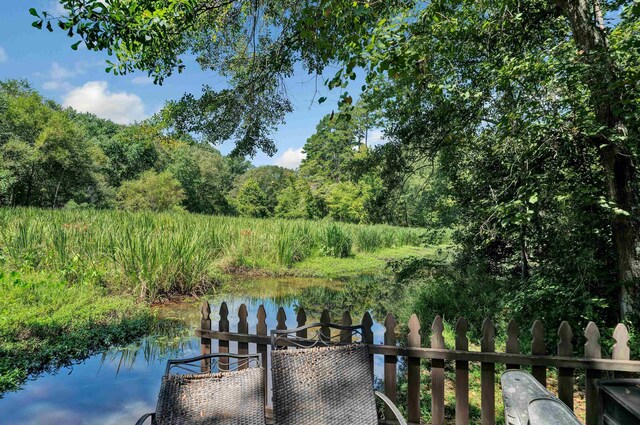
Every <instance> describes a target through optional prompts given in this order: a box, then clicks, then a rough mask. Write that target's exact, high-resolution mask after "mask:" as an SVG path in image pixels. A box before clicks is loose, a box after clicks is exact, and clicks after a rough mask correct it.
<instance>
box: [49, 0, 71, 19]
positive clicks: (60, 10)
mask: <svg viewBox="0 0 640 425" xmlns="http://www.w3.org/2000/svg"><path fill="white" fill-rule="evenodd" d="M47 12H49V13H53V14H54V15H55V16H67V15H68V13H69V12H68V11H67V9H65V8H64V6H63V5H62V4H61V3H60V2H59V1H58V0H52V1H51V4H50V5H49V8H48V9H47Z"/></svg>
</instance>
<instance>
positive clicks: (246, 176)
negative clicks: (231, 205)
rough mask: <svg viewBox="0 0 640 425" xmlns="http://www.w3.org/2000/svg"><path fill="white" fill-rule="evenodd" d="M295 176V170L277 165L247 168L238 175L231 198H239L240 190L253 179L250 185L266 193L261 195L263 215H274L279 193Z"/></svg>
mask: <svg viewBox="0 0 640 425" xmlns="http://www.w3.org/2000/svg"><path fill="white" fill-rule="evenodd" d="M293 177H294V172H293V171H291V170H288V169H286V168H283V167H278V166H276V165H265V166H261V167H255V168H251V169H249V170H247V171H246V172H245V173H243V174H241V175H239V176H238V177H236V179H235V181H234V188H233V189H232V190H231V191H230V194H229V196H230V197H231V198H236V199H237V198H238V197H239V196H240V192H241V191H242V190H243V188H245V187H246V186H247V182H248V181H249V180H252V182H251V183H250V184H249V186H257V187H259V188H260V191H261V192H262V193H263V194H264V196H262V197H261V199H260V203H259V208H260V209H261V210H263V211H262V212H261V214H264V215H263V217H273V216H274V215H275V210H276V206H277V205H278V195H279V194H280V192H281V191H282V190H283V189H284V188H286V187H287V186H288V185H289V184H290V182H291V180H292V179H293Z"/></svg>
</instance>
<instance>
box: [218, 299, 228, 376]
mask: <svg viewBox="0 0 640 425" xmlns="http://www.w3.org/2000/svg"><path fill="white" fill-rule="evenodd" d="M218 331H220V332H229V309H228V308H227V303H226V302H223V303H222V305H220V321H219V322H218ZM218 352H220V353H228V352H229V341H219V342H218ZM218 365H219V366H218V367H219V368H220V370H228V369H229V358H228V357H220V359H219V360H218Z"/></svg>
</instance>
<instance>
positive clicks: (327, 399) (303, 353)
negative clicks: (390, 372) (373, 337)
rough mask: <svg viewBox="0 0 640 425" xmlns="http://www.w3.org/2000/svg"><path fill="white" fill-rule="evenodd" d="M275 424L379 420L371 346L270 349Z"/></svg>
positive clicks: (367, 424) (369, 423)
mask: <svg viewBox="0 0 640 425" xmlns="http://www.w3.org/2000/svg"><path fill="white" fill-rule="evenodd" d="M271 367H272V370H271V373H272V379H273V410H274V419H275V424H276V425H345V424H349V425H377V424H378V416H377V412H376V402H375V394H374V391H373V377H372V373H371V366H370V363H369V353H368V348H367V346H366V345H363V344H351V345H342V346H333V347H320V348H308V349H297V350H274V351H272V352H271Z"/></svg>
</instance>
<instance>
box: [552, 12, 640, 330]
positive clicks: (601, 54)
mask: <svg viewBox="0 0 640 425" xmlns="http://www.w3.org/2000/svg"><path fill="white" fill-rule="evenodd" d="M557 4H558V5H559V6H560V8H561V9H562V10H563V12H564V14H565V16H566V17H567V18H568V19H569V22H570V24H571V28H572V32H573V39H574V41H575V43H576V47H577V48H578V49H579V50H580V51H582V57H583V60H584V62H585V63H586V64H587V65H588V68H587V69H588V70H587V72H586V73H585V80H586V81H587V82H588V84H589V85H590V86H591V95H590V97H591V103H592V106H593V108H594V112H595V116H596V119H597V120H598V122H599V123H600V124H601V125H602V126H604V127H605V128H606V130H605V131H604V132H603V133H602V134H601V135H598V136H597V137H595V138H593V140H592V141H593V142H594V143H595V144H596V146H598V147H600V158H601V162H602V165H603V167H604V169H605V172H606V173H607V186H608V187H607V192H608V195H609V200H610V201H611V202H613V203H615V205H616V207H617V208H619V209H620V210H623V211H625V212H626V213H628V214H629V215H625V214H621V213H616V214H615V216H614V218H613V220H612V223H611V229H612V239H613V245H614V249H615V255H616V265H617V274H618V280H619V283H620V285H621V289H620V313H621V315H622V317H628V316H629V315H630V314H631V313H633V312H634V310H635V308H634V305H635V304H636V303H637V294H638V292H639V291H638V282H639V281H640V259H639V258H638V255H637V251H638V247H639V245H640V244H639V242H640V237H639V232H638V230H639V226H638V223H637V219H636V214H637V211H638V198H637V196H636V191H635V164H634V163H633V157H632V154H631V152H630V150H629V149H628V148H627V147H626V146H624V145H622V144H621V143H619V142H613V141H612V140H611V137H610V136H611V135H614V134H625V133H626V127H625V123H624V122H623V121H622V120H621V118H620V117H619V116H616V114H615V113H614V105H615V104H616V103H617V102H619V101H620V100H621V99H622V97H623V96H622V94H621V93H619V89H617V88H618V87H620V86H621V85H620V84H616V83H617V82H618V79H619V78H618V76H617V75H616V69H615V64H614V63H613V59H612V58H611V55H610V54H609V51H608V46H607V38H606V33H605V31H604V27H603V25H602V22H598V21H601V19H597V18H598V10H599V9H598V7H599V5H598V4H597V0H594V3H591V0H557ZM594 16H595V17H594ZM600 16H601V13H600ZM597 23H598V24H599V25H596V24H597Z"/></svg>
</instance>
